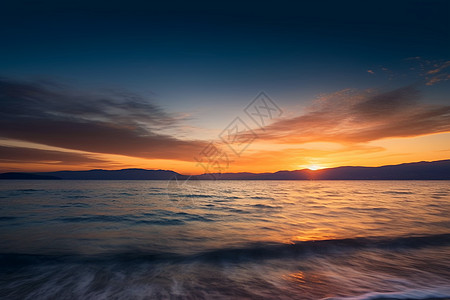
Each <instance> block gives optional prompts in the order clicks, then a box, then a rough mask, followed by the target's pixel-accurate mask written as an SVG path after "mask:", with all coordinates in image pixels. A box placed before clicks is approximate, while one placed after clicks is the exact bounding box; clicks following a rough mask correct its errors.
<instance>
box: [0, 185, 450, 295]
mask: <svg viewBox="0 0 450 300" xmlns="http://www.w3.org/2000/svg"><path fill="white" fill-rule="evenodd" d="M0 243H1V247H0V268H1V269H0V298H1V299H323V298H332V299H387V298H390V299H450V182H449V181H201V182H190V183H187V184H185V185H177V184H171V183H170V184H168V182H166V181H19V180H17V181H16V180H3V181H0Z"/></svg>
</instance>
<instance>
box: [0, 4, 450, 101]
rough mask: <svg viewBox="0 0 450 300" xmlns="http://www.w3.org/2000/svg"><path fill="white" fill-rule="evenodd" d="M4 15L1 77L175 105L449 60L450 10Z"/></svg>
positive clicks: (226, 7)
mask: <svg viewBox="0 0 450 300" xmlns="http://www.w3.org/2000/svg"><path fill="white" fill-rule="evenodd" d="M11 2H13V1H11ZM0 11H1V12H0V24H1V31H0V36H1V40H2V46H1V48H0V75H1V76H5V77H16V78H17V77H19V78H24V79H30V78H31V79H33V78H39V79H48V80H62V81H65V82H69V83H75V84H76V85H82V86H84V85H85V86H88V87H92V88H98V87H103V88H108V87H112V86H114V87H120V88H127V89H130V90H134V91H136V92H139V93H150V92H153V93H155V94H156V95H157V96H156V98H158V99H162V100H163V101H164V102H166V101H168V102H169V103H171V102H172V101H173V102H174V103H175V104H176V105H178V103H179V102H183V101H185V102H187V103H188V105H189V106H195V105H196V103H197V102H199V103H209V102H211V101H214V99H218V100H220V101H222V100H224V99H226V100H228V101H233V99H234V100H235V101H238V102H239V101H246V100H247V99H248V98H249V97H251V96H252V95H254V94H255V93H257V91H259V90H266V91H268V92H270V93H272V94H275V95H276V96H277V97H278V98H280V97H281V98H284V97H285V98H286V101H287V99H288V98H289V99H294V98H296V99H299V98H302V97H305V98H308V97H309V98H310V97H311V96H313V95H315V94H318V93H323V92H332V91H335V90H339V89H341V88H348V87H369V86H370V87H372V86H374V85H378V84H384V83H383V80H385V79H386V78H382V76H381V75H380V74H379V76H369V75H370V74H367V73H366V71H367V70H368V69H376V68H378V69H379V68H381V67H382V66H384V67H389V68H394V69H395V68H398V67H399V66H402V64H404V63H405V62H404V60H405V59H406V58H409V57H416V56H420V57H422V58H424V59H428V60H442V59H446V58H448V53H450V42H449V41H450V36H449V30H448V28H450V24H449V18H448V14H449V13H448V11H449V2H448V1H314V2H313V1H307V2H304V3H302V2H300V1H291V2H284V1H276V2H265V3H260V2H248V3H246V4H243V3H239V2H235V3H230V2H228V1H227V2H223V3H212V2H205V3H198V2H197V3H190V2H189V3H186V2H169V3H166V4H161V3H152V2H151V1H145V2H144V1H142V2H140V3H139V2H135V1H120V2H119V1H93V3H91V2H88V1H73V3H66V2H65V1H14V3H9V4H2V9H1V10H0ZM402 67H403V66H402ZM376 71H379V70H376ZM225 95H226V96H225ZM230 96H231V97H230ZM243 98H244V99H243ZM166 103H167V102H166ZM182 108H184V107H182Z"/></svg>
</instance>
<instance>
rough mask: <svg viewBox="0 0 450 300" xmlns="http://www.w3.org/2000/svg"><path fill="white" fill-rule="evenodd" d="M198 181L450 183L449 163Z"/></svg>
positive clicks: (211, 176) (230, 176) (217, 176)
mask: <svg viewBox="0 0 450 300" xmlns="http://www.w3.org/2000/svg"><path fill="white" fill-rule="evenodd" d="M195 177H196V178H198V179H203V180H208V179H220V180H311V179H316V180H450V160H440V161H434V162H417V163H406V164H400V165H390V166H382V167H337V168H330V169H322V170H316V171H312V170H309V169H304V170H296V171H278V172H275V173H223V174H218V173H216V174H203V175H198V176H195Z"/></svg>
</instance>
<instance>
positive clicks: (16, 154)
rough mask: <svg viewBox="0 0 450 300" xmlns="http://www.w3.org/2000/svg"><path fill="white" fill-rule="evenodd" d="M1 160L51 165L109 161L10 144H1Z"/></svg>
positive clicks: (3, 161)
mask: <svg viewBox="0 0 450 300" xmlns="http://www.w3.org/2000/svg"><path fill="white" fill-rule="evenodd" d="M0 162H2V163H36V164H50V165H77V164H86V163H89V164H92V163H95V164H98V163H109V162H107V161H105V160H102V159H98V158H94V157H89V156H87V155H83V154H81V153H74V152H63V151H55V150H42V149H33V148H25V147H9V146H0Z"/></svg>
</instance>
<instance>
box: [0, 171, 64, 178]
mask: <svg viewBox="0 0 450 300" xmlns="http://www.w3.org/2000/svg"><path fill="white" fill-rule="evenodd" d="M0 179H39V180H55V179H61V178H58V177H56V176H50V175H38V174H32V173H15V172H9V173H2V174H0Z"/></svg>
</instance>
